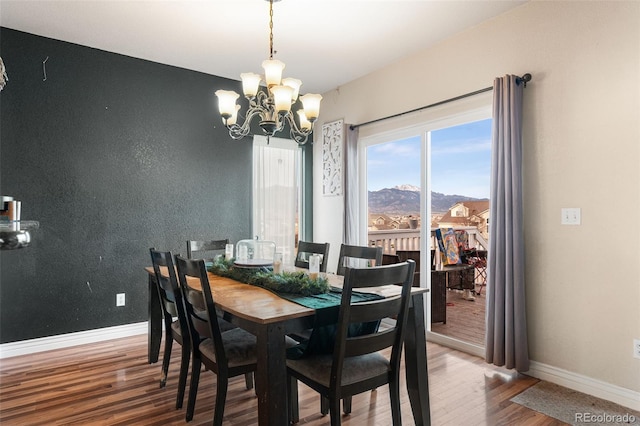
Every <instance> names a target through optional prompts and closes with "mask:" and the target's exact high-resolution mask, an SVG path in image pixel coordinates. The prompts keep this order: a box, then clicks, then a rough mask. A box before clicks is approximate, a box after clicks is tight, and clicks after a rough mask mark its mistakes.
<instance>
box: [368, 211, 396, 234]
mask: <svg viewBox="0 0 640 426" xmlns="http://www.w3.org/2000/svg"><path fill="white" fill-rule="evenodd" d="M399 225H400V222H399V221H398V220H396V219H393V218H391V217H390V216H388V215H386V214H379V215H376V216H370V219H369V229H370V230H372V231H373V230H377V231H382V230H384V229H398V227H399Z"/></svg>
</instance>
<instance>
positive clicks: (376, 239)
mask: <svg viewBox="0 0 640 426" xmlns="http://www.w3.org/2000/svg"><path fill="white" fill-rule="evenodd" d="M453 229H455V230H465V231H467V234H469V247H472V248H477V249H478V250H489V243H488V242H487V240H485V238H484V237H483V236H482V234H480V232H479V231H478V228H476V227H474V226H461V227H456V228H453ZM435 231H436V230H435V229H432V230H431V242H430V248H431V249H434V248H435V247H436V237H435ZM368 235H369V246H380V247H382V250H383V252H384V253H386V254H395V253H396V250H420V229H385V230H381V231H369V232H368Z"/></svg>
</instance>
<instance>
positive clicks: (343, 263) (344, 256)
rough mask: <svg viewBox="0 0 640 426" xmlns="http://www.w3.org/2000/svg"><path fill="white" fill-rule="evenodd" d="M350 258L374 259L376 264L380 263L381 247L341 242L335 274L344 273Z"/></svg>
mask: <svg viewBox="0 0 640 426" xmlns="http://www.w3.org/2000/svg"><path fill="white" fill-rule="evenodd" d="M351 259H364V260H374V261H375V265H376V266H380V265H382V247H365V246H351V245H347V244H342V245H341V246H340V255H339V256H338V268H337V270H336V274H338V275H344V272H345V269H346V268H347V267H348V266H351V265H350V264H349V262H350V260H351Z"/></svg>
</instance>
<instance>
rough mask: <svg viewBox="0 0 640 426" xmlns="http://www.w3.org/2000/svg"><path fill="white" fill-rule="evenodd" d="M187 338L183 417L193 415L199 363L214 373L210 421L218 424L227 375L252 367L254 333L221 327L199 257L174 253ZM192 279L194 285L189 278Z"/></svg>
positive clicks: (203, 264)
mask: <svg viewBox="0 0 640 426" xmlns="http://www.w3.org/2000/svg"><path fill="white" fill-rule="evenodd" d="M176 266H177V270H178V281H179V283H180V288H181V290H182V293H183V299H184V304H185V310H186V317H187V325H188V327H189V333H190V336H191V340H192V341H193V342H195V343H194V344H193V345H192V346H191V362H192V369H191V382H190V385H189V397H188V400H187V413H186V420H187V421H191V420H192V419H193V413H194V410H195V404H196V396H197V393H198V383H199V380H200V369H201V367H202V365H204V366H205V368H206V369H207V370H210V371H212V372H213V373H215V374H216V375H217V391H216V405H215V409H214V417H213V424H214V425H221V424H222V419H223V416H224V405H225V400H226V396H227V387H228V382H229V378H231V377H235V376H239V375H242V374H244V375H246V374H250V373H252V372H254V371H255V370H256V360H257V358H256V337H255V336H254V335H253V334H251V333H249V332H247V331H245V330H244V329H242V328H240V327H235V328H232V329H230V330H227V331H222V330H221V327H220V321H221V318H219V317H218V315H217V313H216V304H215V302H214V300H213V295H212V293H211V287H210V285H209V279H208V277H207V270H206V267H205V263H204V260H203V259H198V260H190V259H185V258H182V257H180V256H176ZM193 279H195V281H196V282H197V284H198V285H194V284H195V283H194V282H193V281H192V280H193Z"/></svg>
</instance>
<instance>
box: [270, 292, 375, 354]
mask: <svg viewBox="0 0 640 426" xmlns="http://www.w3.org/2000/svg"><path fill="white" fill-rule="evenodd" d="M275 293H276V294H277V295H278V296H280V297H282V298H283V299H287V300H289V301H291V302H294V303H298V304H299V305H302V306H305V307H307V308H312V309H315V310H316V315H315V318H314V325H313V329H312V331H311V334H310V335H309V338H308V339H306V338H305V339H302V340H301V341H300V343H299V344H298V345H296V346H294V347H291V348H288V349H287V358H289V359H299V358H302V357H306V356H311V355H322V354H332V353H333V348H334V343H335V337H336V332H337V327H336V324H337V322H338V312H339V310H340V302H341V301H342V290H340V289H338V288H335V287H332V288H331V290H330V291H329V293H324V294H317V295H314V296H301V295H299V294H288V293H278V292H275ZM379 299H384V297H383V296H380V295H378V294H372V293H362V292H353V293H352V294H351V303H360V302H367V301H371V300H379ZM379 325H380V321H372V322H367V323H360V324H351V325H350V326H349V336H350V337H353V336H362V335H365V334H371V333H375V332H376V331H378V327H379Z"/></svg>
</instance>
